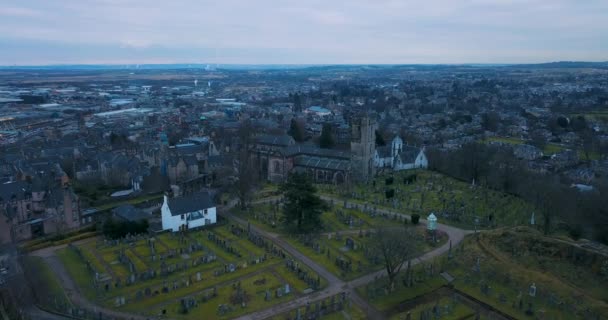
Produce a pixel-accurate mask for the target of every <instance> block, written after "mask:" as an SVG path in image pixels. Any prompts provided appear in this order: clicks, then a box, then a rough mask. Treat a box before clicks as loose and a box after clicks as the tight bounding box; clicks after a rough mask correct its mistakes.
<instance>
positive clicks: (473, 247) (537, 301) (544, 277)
mask: <svg viewBox="0 0 608 320" xmlns="http://www.w3.org/2000/svg"><path fill="white" fill-rule="evenodd" d="M530 243H533V242H530ZM480 244H484V248H485V249H482V247H480V246H479V244H477V243H476V242H475V241H474V240H473V238H472V237H471V236H469V237H467V239H466V240H465V246H466V250H465V252H461V251H460V250H455V253H456V255H455V259H453V261H452V262H451V263H450V264H448V266H447V268H448V270H449V273H450V274H451V275H452V276H454V277H455V279H456V280H455V281H454V285H455V288H456V289H458V290H461V291H463V292H465V293H467V294H469V295H471V296H473V297H475V298H477V299H479V300H481V301H483V302H485V303H487V304H490V305H492V306H494V307H496V308H497V309H499V310H501V311H502V312H505V313H507V314H509V315H511V316H512V317H514V318H518V319H519V318H524V317H525V315H524V312H523V311H525V309H526V308H527V306H528V302H531V303H532V304H533V305H534V309H535V310H537V311H538V310H541V309H542V310H544V311H545V318H548V319H564V320H565V319H581V318H583V315H582V313H578V314H575V313H572V312H571V311H569V310H568V309H567V308H566V309H559V308H558V307H557V306H555V305H550V304H549V303H548V298H547V297H546V296H545V297H544V298H543V297H542V296H541V295H540V292H541V291H542V292H543V293H544V294H548V293H549V292H551V293H553V294H555V295H556V296H557V297H558V298H559V299H560V301H564V302H567V303H570V304H573V305H576V306H577V308H578V309H579V310H580V311H582V310H584V309H585V308H590V309H591V310H595V311H596V312H598V313H599V314H606V312H607V311H608V304H607V303H606V302H605V300H602V299H605V292H606V290H605V288H606V287H605V284H603V283H602V281H600V279H599V278H596V282H595V283H593V284H586V283H576V285H577V286H572V284H568V283H566V282H564V281H563V279H561V278H560V277H559V276H556V275H555V274H553V273H552V272H547V270H543V269H541V268H539V267H538V265H528V264H525V263H522V262H520V261H519V258H517V257H510V256H507V257H504V258H501V260H497V259H496V258H495V256H494V255H495V254H496V252H497V251H496V248H494V247H493V244H492V243H491V242H486V240H484V239H483V237H482V240H481V242H480ZM530 246H532V245H530ZM478 257H481V259H482V260H481V263H480V265H481V268H480V269H481V272H480V273H479V274H476V273H474V272H473V271H472V267H473V266H474V265H475V263H476V262H475V261H476V260H477V258H478ZM530 258H531V259H532V257H530ZM536 259H537V260H538V259H539V257H536ZM551 267H554V268H563V267H564V266H563V265H562V266H560V265H557V266H551ZM579 272H581V273H585V272H587V273H588V272H589V269H587V270H584V269H583V268H581V269H580V270H579ZM507 275H509V281H507V280H505V279H506V276H507ZM467 278H468V279H470V280H469V281H467ZM481 283H487V284H488V285H489V286H490V287H491V288H492V289H491V292H490V294H489V295H484V294H483V293H482V292H481V290H480V285H481ZM532 283H535V284H536V286H537V288H538V289H537V290H538V292H539V295H538V296H537V297H530V296H529V295H528V294H527V293H528V288H529V286H530V285H531V284H532ZM576 291H578V292H580V293H584V294H586V295H589V296H585V295H583V296H581V297H580V301H579V303H580V304H578V303H575V302H574V300H573V297H574V296H576V295H577V294H576ZM520 292H521V293H522V298H523V306H524V307H523V310H519V308H518V307H517V304H518V299H517V296H518V295H519V294H520ZM602 292H604V294H602ZM501 293H502V294H504V295H505V297H506V298H507V302H506V303H501V302H500V301H499V297H500V294H501ZM513 304H515V305H516V306H515V307H513Z"/></svg>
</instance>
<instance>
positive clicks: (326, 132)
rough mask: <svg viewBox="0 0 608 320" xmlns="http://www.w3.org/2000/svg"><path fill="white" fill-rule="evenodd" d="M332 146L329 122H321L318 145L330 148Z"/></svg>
mask: <svg viewBox="0 0 608 320" xmlns="http://www.w3.org/2000/svg"><path fill="white" fill-rule="evenodd" d="M333 146H334V137H333V136H332V134H331V125H330V124H329V123H324V124H323V129H322V130H321V138H320V139H319V147H321V148H325V149H330V148H331V147H333Z"/></svg>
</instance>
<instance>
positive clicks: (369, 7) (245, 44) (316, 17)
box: [0, 0, 608, 64]
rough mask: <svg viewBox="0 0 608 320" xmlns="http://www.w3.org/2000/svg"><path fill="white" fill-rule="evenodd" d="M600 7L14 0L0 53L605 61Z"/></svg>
mask: <svg viewBox="0 0 608 320" xmlns="http://www.w3.org/2000/svg"><path fill="white" fill-rule="evenodd" d="M16 3H17V2H16ZM605 12H608V1H605V0H587V1H574V0H483V1H482V0H462V1H453V0H426V1H422V0H416V1H415V0H351V1H349V2H348V3H347V4H345V3H344V2H343V1H335V0H309V1H295V0H283V1H274V0H256V1H249V0H222V1H217V0H213V1H210V0H182V1H166V0H145V1H144V0H55V1H47V0H20V1H19V2H18V5H17V4H15V5H13V6H11V7H4V8H0V17H1V18H0V37H3V39H4V40H5V41H4V43H5V45H4V46H3V51H4V53H2V56H1V57H2V58H4V59H10V61H16V63H25V64H27V63H28V61H33V60H34V58H35V60H36V61H45V55H46V51H47V50H44V48H45V47H47V48H48V47H49V46H53V50H57V51H61V50H62V49H61V48H62V47H63V48H64V49H63V50H64V52H65V57H72V58H73V59H74V61H73V62H79V61H85V60H86V61H95V60H96V59H97V60H98V61H102V60H103V61H105V60H121V61H122V60H124V59H144V57H145V59H159V61H160V60H162V61H167V60H174V59H178V60H179V59H186V58H188V57H190V58H191V59H197V60H196V61H199V59H202V58H204V57H206V58H209V59H215V55H214V54H211V55H207V52H208V51H209V52H218V51H219V52H222V51H223V52H225V53H226V54H225V55H223V57H224V58H218V59H226V60H230V61H234V62H243V63H272V62H273V61H281V63H285V62H289V61H292V62H293V63H340V62H344V63H355V62H360V63H417V62H426V63H433V62H437V63H446V62H453V63H460V62H536V61H539V60H540V61H545V60H547V61H548V60H562V59H572V60H608V57H607V52H608V50H606V49H607V48H606V47H607V46H608V45H607V43H608V19H605ZM0 40H1V39H0ZM24 42H28V43H29V44H31V43H36V44H37V45H38V47H40V48H42V50H40V51H39V52H37V53H36V54H37V55H36V56H33V55H32V54H29V53H27V52H24V50H26V49H24V46H23V45H22V44H23V43H24ZM20 43H21V44H20ZM7 45H8V46H7ZM87 48H104V50H101V51H97V52H96V51H95V50H88V49H87ZM69 50H80V51H81V52H82V53H81V54H79V55H72V54H71V53H70V52H69ZM130 50H135V51H136V52H137V54H132V55H130V54H131V53H129V54H127V52H131V51H130ZM237 51H238V54H237ZM110 52H112V54H110ZM200 52H206V55H205V56H202V55H201V54H200ZM25 53H27V54H25ZM227 53H230V56H228V54H227ZM121 54H122V55H123V56H120V55H121ZM104 55H105V56H104ZM108 55H110V56H112V58H111V59H110V58H109V57H108ZM59 56H60V55H58V57H59ZM220 56H221V55H220ZM25 57H29V58H28V59H29V60H26V59H25ZM53 59H56V58H53ZM47 60H49V61H51V58H50V57H49V58H47ZM76 60H77V61H76ZM2 62H3V61H2V60H0V64H2ZM136 62H137V61H134V63H136Z"/></svg>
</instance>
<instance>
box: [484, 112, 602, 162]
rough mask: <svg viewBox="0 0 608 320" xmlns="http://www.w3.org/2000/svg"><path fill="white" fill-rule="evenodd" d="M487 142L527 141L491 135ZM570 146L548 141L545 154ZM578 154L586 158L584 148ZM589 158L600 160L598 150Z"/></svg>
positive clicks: (521, 142)
mask: <svg viewBox="0 0 608 320" xmlns="http://www.w3.org/2000/svg"><path fill="white" fill-rule="evenodd" d="M602 116H606V117H607V118H606V119H608V114H603V115H602ZM484 142H485V143H491V142H500V143H504V144H513V145H516V144H524V143H526V141H525V140H522V139H518V138H508V137H490V138H487V139H485V140H484ZM567 149H568V148H567V147H565V146H563V145H559V144H557V143H547V144H546V145H545V147H544V148H543V154H544V155H545V156H551V155H553V154H556V153H559V152H562V151H564V150H567ZM578 156H579V158H580V159H585V153H584V152H583V151H582V150H579V151H578ZM589 158H591V160H599V154H598V153H597V152H591V153H590V154H589Z"/></svg>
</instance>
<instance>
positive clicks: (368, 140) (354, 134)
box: [350, 115, 378, 182]
mask: <svg viewBox="0 0 608 320" xmlns="http://www.w3.org/2000/svg"><path fill="white" fill-rule="evenodd" d="M376 129H378V124H377V123H376V120H375V119H372V118H370V116H368V115H366V116H363V117H357V118H354V119H353V120H352V121H351V142H350V152H351V156H350V166H351V177H352V179H353V180H355V181H359V182H367V181H369V180H370V179H372V178H373V177H374V175H375V174H376V167H375V166H374V154H375V153H376V136H375V135H376Z"/></svg>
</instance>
